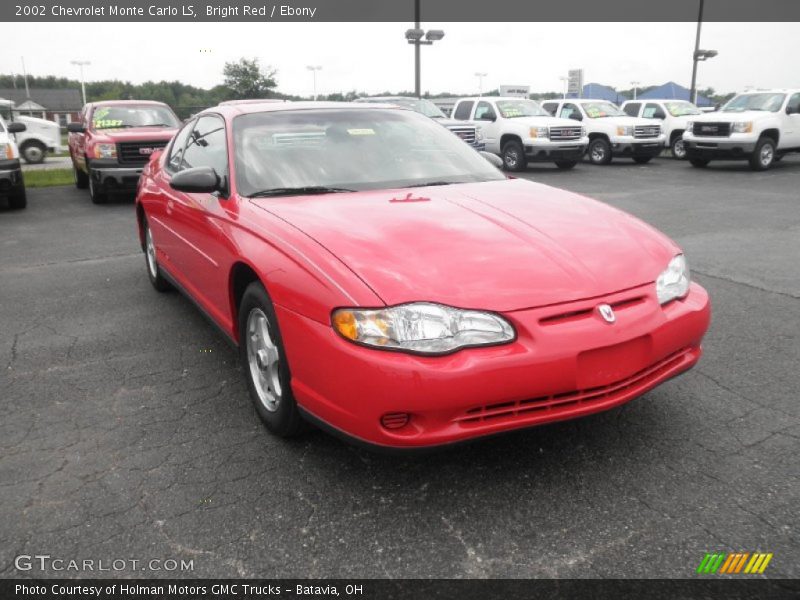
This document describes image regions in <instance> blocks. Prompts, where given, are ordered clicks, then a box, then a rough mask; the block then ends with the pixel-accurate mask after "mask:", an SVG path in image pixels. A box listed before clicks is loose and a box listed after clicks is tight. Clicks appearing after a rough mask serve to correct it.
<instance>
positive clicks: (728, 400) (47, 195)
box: [0, 157, 800, 578]
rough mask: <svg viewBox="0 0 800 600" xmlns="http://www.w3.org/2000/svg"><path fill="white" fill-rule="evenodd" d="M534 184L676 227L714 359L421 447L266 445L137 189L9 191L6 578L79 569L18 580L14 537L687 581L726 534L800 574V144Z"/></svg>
mask: <svg viewBox="0 0 800 600" xmlns="http://www.w3.org/2000/svg"><path fill="white" fill-rule="evenodd" d="M525 176H526V177H529V178H532V179H535V180H538V181H541V182H544V183H547V184H551V185H555V186H560V187H565V188H568V189H572V190H575V191H578V192H582V193H586V194H589V195H592V196H594V197H597V198H599V199H601V200H603V201H606V202H608V203H610V204H612V205H614V206H617V207H620V208H622V209H625V210H627V211H630V212H631V213H633V214H635V215H637V216H639V217H641V218H643V219H645V220H646V221H648V222H650V223H652V224H654V225H655V226H657V227H658V228H660V229H661V230H663V231H665V232H666V233H667V234H669V235H670V236H672V237H673V238H674V239H676V240H677V241H678V243H680V244H681V245H682V246H683V248H684V250H685V252H686V254H687V256H688V257H689V261H690V264H691V266H692V268H693V271H694V275H695V279H696V280H698V281H699V282H700V283H702V284H703V285H704V286H706V288H707V289H708V290H709V292H710V293H711V297H712V300H713V305H714V316H713V323H712V327H711V330H710V332H709V335H708V337H707V339H706V344H705V356H704V358H703V359H702V361H701V363H700V365H699V366H698V367H697V368H695V369H694V370H693V371H691V372H689V373H687V374H686V375H684V376H682V377H680V378H678V379H675V380H672V381H670V382H668V383H666V384H665V385H663V386H662V387H660V388H658V389H657V390H655V391H653V392H651V393H649V394H647V395H646V396H644V397H642V398H640V399H638V400H636V401H634V402H632V403H630V404H628V405H627V406H625V407H623V408H622V409H618V410H614V411H610V412H607V413H604V414H601V415H596V416H593V417H589V418H585V419H582V420H578V421H573V422H566V423H561V424H556V425H552V426H546V427H541V428H537V429H533V430H529V431H525V432H521V433H516V434H512V435H509V436H505V437H501V438H497V439H493V440H489V441H484V442H480V443H476V444H473V445H470V446H467V447H463V448H460V449H459V450H458V451H449V452H442V453H438V454H434V455H430V456H426V457H424V458H413V459H411V458H396V457H386V456H378V455H373V454H370V453H368V452H366V451H363V450H359V449H356V448H353V447H351V446H348V445H346V444H344V443H342V442H340V441H338V440H336V439H334V438H331V437H329V436H328V435H326V434H324V433H321V432H311V433H309V434H306V435H305V436H303V437H301V438H299V439H297V440H293V441H288V442H287V441H283V440H278V439H275V438H272V437H270V436H269V435H268V434H267V433H266V432H265V430H264V429H263V428H262V426H261V424H260V422H259V421H258V418H257V417H256V415H255V412H254V410H253V408H252V407H251V404H250V400H249V398H248V396H247V392H246V389H245V385H244V382H243V378H242V376H241V373H240V371H239V369H238V366H237V362H236V356H235V354H234V352H233V350H231V349H230V348H229V347H228V346H227V345H226V343H225V342H224V341H223V339H222V338H221V337H220V336H219V335H218V334H217V332H216V331H215V330H214V328H213V327H212V326H211V325H209V324H208V322H207V321H206V320H205V319H204V318H203V317H202V316H201V315H200V314H199V313H198V312H197V311H196V310H195V309H194V308H193V306H192V305H191V304H190V303H189V301H187V300H186V299H184V298H183V297H181V296H180V295H179V294H177V293H172V294H165V295H160V294H158V293H156V292H155V291H153V290H152V289H151V287H150V285H149V283H148V281H147V278H146V275H145V262H144V258H143V256H142V254H141V252H140V251H139V248H138V245H137V237H136V233H135V226H134V216H133V209H132V204H131V202H130V201H119V202H115V203H112V204H109V205H106V206H94V205H92V204H91V202H90V201H89V198H88V195H87V194H86V193H85V191H77V190H75V189H73V188H69V187H64V188H50V189H34V190H29V206H28V209H27V210H25V211H19V212H12V211H8V210H6V209H0V248H2V261H0V296H1V297H2V302H1V303H0V361H2V363H0V366H1V367H2V376H1V377H0V408H1V409H2V416H0V542H2V543H0V577H13V576H20V575H21V576H26V575H30V576H42V575H46V576H63V575H70V574H69V573H63V572H55V571H46V572H44V573H42V572H41V571H38V570H34V571H30V572H25V573H20V572H17V571H16V570H15V568H14V564H13V563H14V557H15V556H17V555H20V554H49V555H51V556H53V557H61V558H65V559H79V560H80V559H91V558H94V559H100V558H103V559H106V560H109V561H110V560H113V559H117V558H124V559H141V560H149V559H151V558H156V559H165V558H172V559H185V560H193V565H194V570H193V571H192V572H188V573H168V575H178V576H181V575H184V576H199V577H217V576H219V577H237V576H246V577H251V576H260V577H275V576H280V577H335V576H339V577H644V578H649V577H691V576H693V574H694V572H695V569H696V567H697V565H698V564H699V562H700V561H701V560H702V558H703V556H704V554H705V553H706V552H712V551H749V552H752V551H762V552H772V553H774V558H773V559H772V562H771V563H770V565H769V568H768V570H767V572H766V576H770V577H800V560H798V558H800V540H799V539H798V531H797V524H798V523H800V470H798V458H797V457H798V450H800V404H798V397H800V371H799V370H798V365H800V344H799V343H798V339H800V242H798V240H800V185H798V184H800V159H798V158H792V157H790V158H786V159H785V160H784V161H783V162H781V163H780V164H778V165H776V167H775V168H774V169H773V170H772V171H769V172H766V173H753V172H751V171H749V170H748V169H747V167H746V165H745V164H744V163H742V164H730V165H725V166H719V167H717V166H712V168H710V169H708V170H698V169H693V168H691V167H690V166H688V165H687V164H686V163H678V162H675V161H672V160H669V159H658V160H655V161H653V163H651V164H650V165H646V166H639V165H634V164H633V163H632V162H630V161H618V162H617V163H614V164H612V165H610V166H608V167H592V166H591V165H588V164H582V165H579V166H578V167H577V168H576V169H575V170H574V171H570V172H562V171H557V170H556V169H554V168H551V167H549V166H541V167H540V166H534V167H532V168H531V169H529V171H528V172H527V174H526V175H525ZM123 574H125V575H128V576H130V575H135V574H138V575H142V573H133V572H123ZM166 574H167V573H163V572H155V573H154V572H148V573H144V575H147V576H160V575H166ZM71 575H75V573H72V574H71ZM84 575H91V573H84Z"/></svg>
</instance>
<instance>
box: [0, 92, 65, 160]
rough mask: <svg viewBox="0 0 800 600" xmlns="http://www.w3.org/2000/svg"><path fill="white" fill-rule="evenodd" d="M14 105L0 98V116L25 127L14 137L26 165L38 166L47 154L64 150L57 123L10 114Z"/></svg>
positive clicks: (8, 121)
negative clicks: (23, 130) (22, 131)
mask: <svg viewBox="0 0 800 600" xmlns="http://www.w3.org/2000/svg"><path fill="white" fill-rule="evenodd" d="M13 108H14V103H13V102H11V101H10V100H5V99H2V98H0V115H2V117H3V118H4V119H5V120H6V122H7V123H11V122H16V123H22V124H23V125H25V132H24V133H18V134H17V135H16V142H17V146H18V147H19V152H20V155H21V156H22V158H24V159H25V162H26V163H29V164H38V163H40V162H42V161H44V159H45V157H46V156H47V153H48V152H50V153H52V154H57V153H59V152H61V151H63V150H65V149H66V148H64V147H63V146H62V145H61V128H60V127H59V126H58V123H54V122H53V121H48V120H47V119H39V118H37V117H29V116H27V115H22V114H19V113H15V112H12V109H13Z"/></svg>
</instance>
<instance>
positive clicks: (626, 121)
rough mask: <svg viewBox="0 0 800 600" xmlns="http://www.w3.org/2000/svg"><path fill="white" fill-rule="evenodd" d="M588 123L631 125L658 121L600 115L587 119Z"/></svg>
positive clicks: (656, 123)
mask: <svg viewBox="0 0 800 600" xmlns="http://www.w3.org/2000/svg"><path fill="white" fill-rule="evenodd" d="M587 121H588V122H589V123H606V124H607V125H631V126H633V127H636V126H642V125H658V124H659V122H658V121H654V120H653V119H642V118H641V117H628V116H620V117H600V118H597V119H587Z"/></svg>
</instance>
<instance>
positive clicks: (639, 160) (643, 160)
mask: <svg viewBox="0 0 800 600" xmlns="http://www.w3.org/2000/svg"><path fill="white" fill-rule="evenodd" d="M651 160H653V157H652V156H634V157H633V162H635V163H636V164H637V165H646V164H647V163H649V162H650V161H651Z"/></svg>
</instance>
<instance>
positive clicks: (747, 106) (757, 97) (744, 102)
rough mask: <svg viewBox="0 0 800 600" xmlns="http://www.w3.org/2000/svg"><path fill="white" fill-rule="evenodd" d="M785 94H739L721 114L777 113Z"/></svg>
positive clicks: (723, 108)
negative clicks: (747, 112) (752, 111)
mask: <svg viewBox="0 0 800 600" xmlns="http://www.w3.org/2000/svg"><path fill="white" fill-rule="evenodd" d="M785 99H786V94H741V95H739V96H736V97H735V98H734V99H733V100H731V101H730V102H728V103H727V104H726V105H725V106H723V107H722V109H721V110H722V111H723V112H744V111H746V110H764V111H769V112H778V111H779V110H780V109H781V106H783V101H784V100H785Z"/></svg>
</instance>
